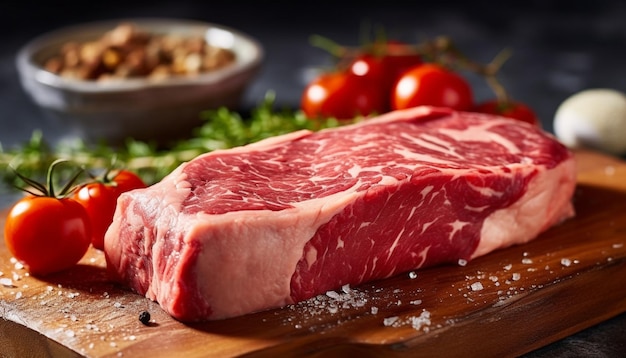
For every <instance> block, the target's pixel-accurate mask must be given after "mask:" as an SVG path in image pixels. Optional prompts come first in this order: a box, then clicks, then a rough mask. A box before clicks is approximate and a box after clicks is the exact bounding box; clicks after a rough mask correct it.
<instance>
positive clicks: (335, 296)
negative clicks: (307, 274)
mask: <svg viewBox="0 0 626 358" xmlns="http://www.w3.org/2000/svg"><path fill="white" fill-rule="evenodd" d="M326 296H328V297H330V298H332V299H335V300H336V299H339V293H337V292H335V291H326Z"/></svg>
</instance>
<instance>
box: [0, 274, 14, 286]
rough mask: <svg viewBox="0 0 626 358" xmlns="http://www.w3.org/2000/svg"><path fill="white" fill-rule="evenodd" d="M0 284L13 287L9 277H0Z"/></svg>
mask: <svg viewBox="0 0 626 358" xmlns="http://www.w3.org/2000/svg"><path fill="white" fill-rule="evenodd" d="M0 285H2V286H4V287H9V288H10V287H15V286H13V280H11V279H10V278H5V277H3V278H0Z"/></svg>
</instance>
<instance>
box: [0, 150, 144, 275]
mask: <svg viewBox="0 0 626 358" xmlns="http://www.w3.org/2000/svg"><path fill="white" fill-rule="evenodd" d="M61 162H63V161H61V160H59V161H55V162H54V163H52V165H51V166H50V168H49V170H48V182H47V185H44V184H40V183H38V182H36V181H34V180H32V179H29V178H26V177H23V176H21V175H20V174H19V173H17V174H18V176H20V177H21V178H22V179H23V180H24V181H25V182H26V183H27V184H28V186H29V188H28V189H25V191H26V192H27V193H28V195H26V196H24V197H23V198H22V199H20V200H19V201H18V202H17V203H16V204H15V205H14V206H13V207H12V208H11V210H10V211H9V213H8V215H7V219H6V222H5V226H4V240H5V243H6V246H7V249H8V250H9V252H10V253H11V254H12V255H13V256H14V257H15V258H16V259H17V260H18V261H20V262H21V263H22V264H24V265H25V267H26V268H27V269H28V270H29V272H30V273H31V274H33V275H39V276H44V275H48V274H52V273H56V272H59V271H63V270H65V269H68V268H70V267H72V266H74V265H76V264H77V263H78V262H79V261H80V260H81V259H82V257H83V256H84V255H85V253H86V252H87V250H88V249H89V246H90V245H92V246H93V247H94V248H96V249H100V250H102V249H103V243H104V234H105V232H106V230H107V228H108V226H109V225H110V224H111V222H112V220H113V214H114V212H115V207H116V205H117V198H118V197H119V195H121V194H122V193H123V192H126V191H129V190H132V189H137V188H142V187H145V186H146V184H145V183H144V182H143V180H142V179H141V178H140V177H139V176H138V175H137V174H135V173H134V172H131V171H127V170H120V171H116V172H108V171H107V172H106V173H105V174H104V175H103V176H102V177H101V178H91V179H90V180H88V181H86V182H84V183H82V184H79V185H75V186H72V185H71V184H73V182H74V181H75V180H76V179H77V178H78V174H77V175H75V176H74V177H73V179H72V180H71V181H70V183H68V185H66V186H65V187H64V188H63V189H62V190H61V191H60V192H58V193H57V192H56V191H55V188H54V185H53V180H52V174H53V170H54V168H55V167H56V166H58V165H60V163H61Z"/></svg>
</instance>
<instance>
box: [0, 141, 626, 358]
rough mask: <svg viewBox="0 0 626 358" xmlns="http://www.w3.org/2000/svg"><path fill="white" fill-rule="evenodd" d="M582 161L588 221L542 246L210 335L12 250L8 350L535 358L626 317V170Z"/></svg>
mask: <svg viewBox="0 0 626 358" xmlns="http://www.w3.org/2000/svg"><path fill="white" fill-rule="evenodd" d="M576 156H577V159H578V163H579V177H578V181H579V186H578V188H577V191H576V194H575V197H574V202H575V207H576V210H577V216H576V218H574V219H572V220H569V221H567V222H565V223H563V224H562V225H560V226H558V227H554V228H552V229H550V230H549V231H548V232H545V233H544V234H542V235H541V236H540V237H539V238H537V239H536V240H535V241H532V242H530V243H528V244H526V245H522V246H516V247H512V248H509V249H505V250H500V251H497V252H494V253H492V254H489V255H487V256H485V257H482V258H479V259H476V260H474V261H472V262H470V263H468V264H467V265H466V266H457V265H450V266H441V267H435V268H431V269H425V270H419V271H416V272H413V273H406V274H404V275H399V276H397V277H394V278H391V279H387V280H383V281H379V282H373V283H369V284H365V285H363V286H360V287H344V288H343V290H338V291H337V292H334V293H329V294H327V295H321V296H318V297H316V298H314V299H311V300H308V301H306V302H303V303H301V304H297V305H292V306H288V307H284V308H281V309H276V310H270V311H266V312H260V313H256V314H251V315H247V316H244V317H238V318H233V319H228V320H223V321H214V322H208V323H203V324H194V325H185V324H182V323H180V322H177V321H175V320H173V319H172V318H170V317H169V316H168V315H167V314H165V313H164V312H163V311H162V310H161V309H160V308H159V306H158V305H157V304H155V303H154V302H150V301H149V300H147V299H145V298H143V297H140V296H138V295H136V294H133V293H131V292H128V291H125V290H124V289H122V288H120V287H116V286H115V285H114V284H112V283H111V282H109V281H107V278H106V275H105V272H104V264H105V263H104V258H103V255H102V253H101V252H98V251H96V250H91V251H89V253H88V254H87V255H86V256H85V258H84V259H83V260H82V261H81V264H80V265H79V266H77V267H76V268H75V269H72V270H70V271H68V272H65V273H63V274H58V275H56V276H54V277H50V278H48V279H46V280H40V279H35V278H33V277H29V276H28V274H27V272H26V271H25V270H24V269H21V268H20V267H19V265H18V266H16V265H15V263H14V262H13V261H12V260H11V257H10V254H9V253H8V252H7V250H6V248H5V246H4V240H2V243H1V244H0V271H1V272H2V274H1V275H0V280H1V281H0V282H2V284H0V315H1V316H2V317H4V320H0V347H1V348H0V349H1V350H3V354H5V355H7V356H12V355H17V356H20V355H21V354H23V353H24V352H37V353H39V354H40V356H78V355H81V356H87V357H136V356H141V357H144V356H149V357H172V356H180V357H183V356H184V357H210V356H217V357H228V356H240V355H245V356H251V357H257V356H258V357H261V356H268V357H275V356H285V355H289V356H299V357H300V356H309V357H322V356H323V357H329V356H345V355H346V354H347V353H351V355H353V354H359V355H360V356H363V357H367V356H382V355H384V356H412V357H415V356H433V355H435V354H437V355H441V354H445V355H451V356H466V355H467V354H468V352H474V353H480V355H481V356H483V357H487V356H516V355H520V354H523V353H526V352H529V351H532V350H534V349H537V348H539V347H541V346H544V345H546V344H549V343H551V342H554V341H556V340H558V339H561V338H563V337H566V336H569V335H571V334H573V333H575V332H577V331H580V330H582V329H584V328H587V327H590V326H592V325H595V324H597V323H599V322H601V321H604V320H606V319H608V318H611V317H613V316H616V315H618V314H620V313H622V312H626V284H625V283H626V282H625V281H624V277H626V163H625V162H623V161H620V160H618V159H615V158H611V157H607V156H604V155H601V154H597V153H592V152H587V151H584V152H583V151H581V152H577V153H576ZM3 218H4V215H3ZM3 221H4V219H2V224H3ZM142 311H149V312H150V313H151V317H152V321H151V323H150V324H149V325H147V326H146V325H143V324H142V323H141V322H140V321H139V319H138V317H139V314H140V313H141V312H142ZM0 356H2V354H0Z"/></svg>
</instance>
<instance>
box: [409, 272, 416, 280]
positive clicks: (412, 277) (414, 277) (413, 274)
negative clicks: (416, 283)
mask: <svg viewBox="0 0 626 358" xmlns="http://www.w3.org/2000/svg"><path fill="white" fill-rule="evenodd" d="M409 278H410V279H411V280H413V279H416V278H417V272H415V271H411V272H409Z"/></svg>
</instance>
